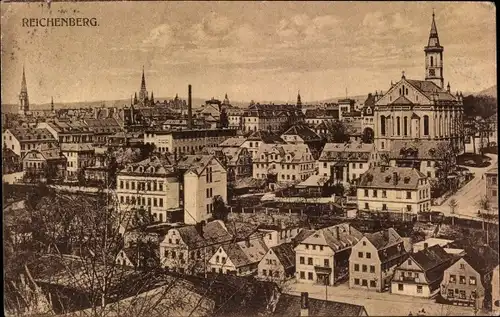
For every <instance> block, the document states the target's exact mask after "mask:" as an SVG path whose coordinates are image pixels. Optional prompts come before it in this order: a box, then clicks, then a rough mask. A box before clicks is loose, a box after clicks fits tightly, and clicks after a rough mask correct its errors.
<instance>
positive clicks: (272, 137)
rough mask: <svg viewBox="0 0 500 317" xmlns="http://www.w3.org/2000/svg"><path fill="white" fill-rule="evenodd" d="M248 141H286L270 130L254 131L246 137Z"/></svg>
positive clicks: (277, 142)
mask: <svg viewBox="0 0 500 317" xmlns="http://www.w3.org/2000/svg"><path fill="white" fill-rule="evenodd" d="M247 140H249V141H262V142H264V143H266V144H285V143H286V142H285V141H283V139H282V138H281V137H280V136H279V135H277V134H276V133H273V132H270V131H260V130H259V131H255V132H254V133H252V134H251V135H250V136H249V137H248V139H247Z"/></svg>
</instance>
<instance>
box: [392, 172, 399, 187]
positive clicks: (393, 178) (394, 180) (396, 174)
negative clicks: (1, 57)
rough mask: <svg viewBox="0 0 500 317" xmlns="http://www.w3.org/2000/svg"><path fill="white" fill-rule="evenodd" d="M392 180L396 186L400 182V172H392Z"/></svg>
mask: <svg viewBox="0 0 500 317" xmlns="http://www.w3.org/2000/svg"><path fill="white" fill-rule="evenodd" d="M392 181H393V183H394V186H396V185H397V184H398V173H397V172H393V173H392Z"/></svg>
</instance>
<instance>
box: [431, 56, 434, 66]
mask: <svg viewBox="0 0 500 317" xmlns="http://www.w3.org/2000/svg"><path fill="white" fill-rule="evenodd" d="M431 66H434V57H432V56H431Z"/></svg>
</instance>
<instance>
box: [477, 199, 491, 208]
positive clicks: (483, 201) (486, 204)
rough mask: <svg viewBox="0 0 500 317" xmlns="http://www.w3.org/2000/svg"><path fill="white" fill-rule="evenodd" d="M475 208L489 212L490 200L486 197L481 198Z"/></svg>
mask: <svg viewBox="0 0 500 317" xmlns="http://www.w3.org/2000/svg"><path fill="white" fill-rule="evenodd" d="M477 206H478V207H479V208H480V209H482V210H485V211H490V209H491V204H490V200H489V199H488V197H486V196H481V198H480V199H479V200H478V201H477Z"/></svg>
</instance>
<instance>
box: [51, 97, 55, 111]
mask: <svg viewBox="0 0 500 317" xmlns="http://www.w3.org/2000/svg"><path fill="white" fill-rule="evenodd" d="M50 110H51V111H54V97H51V98H50Z"/></svg>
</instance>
